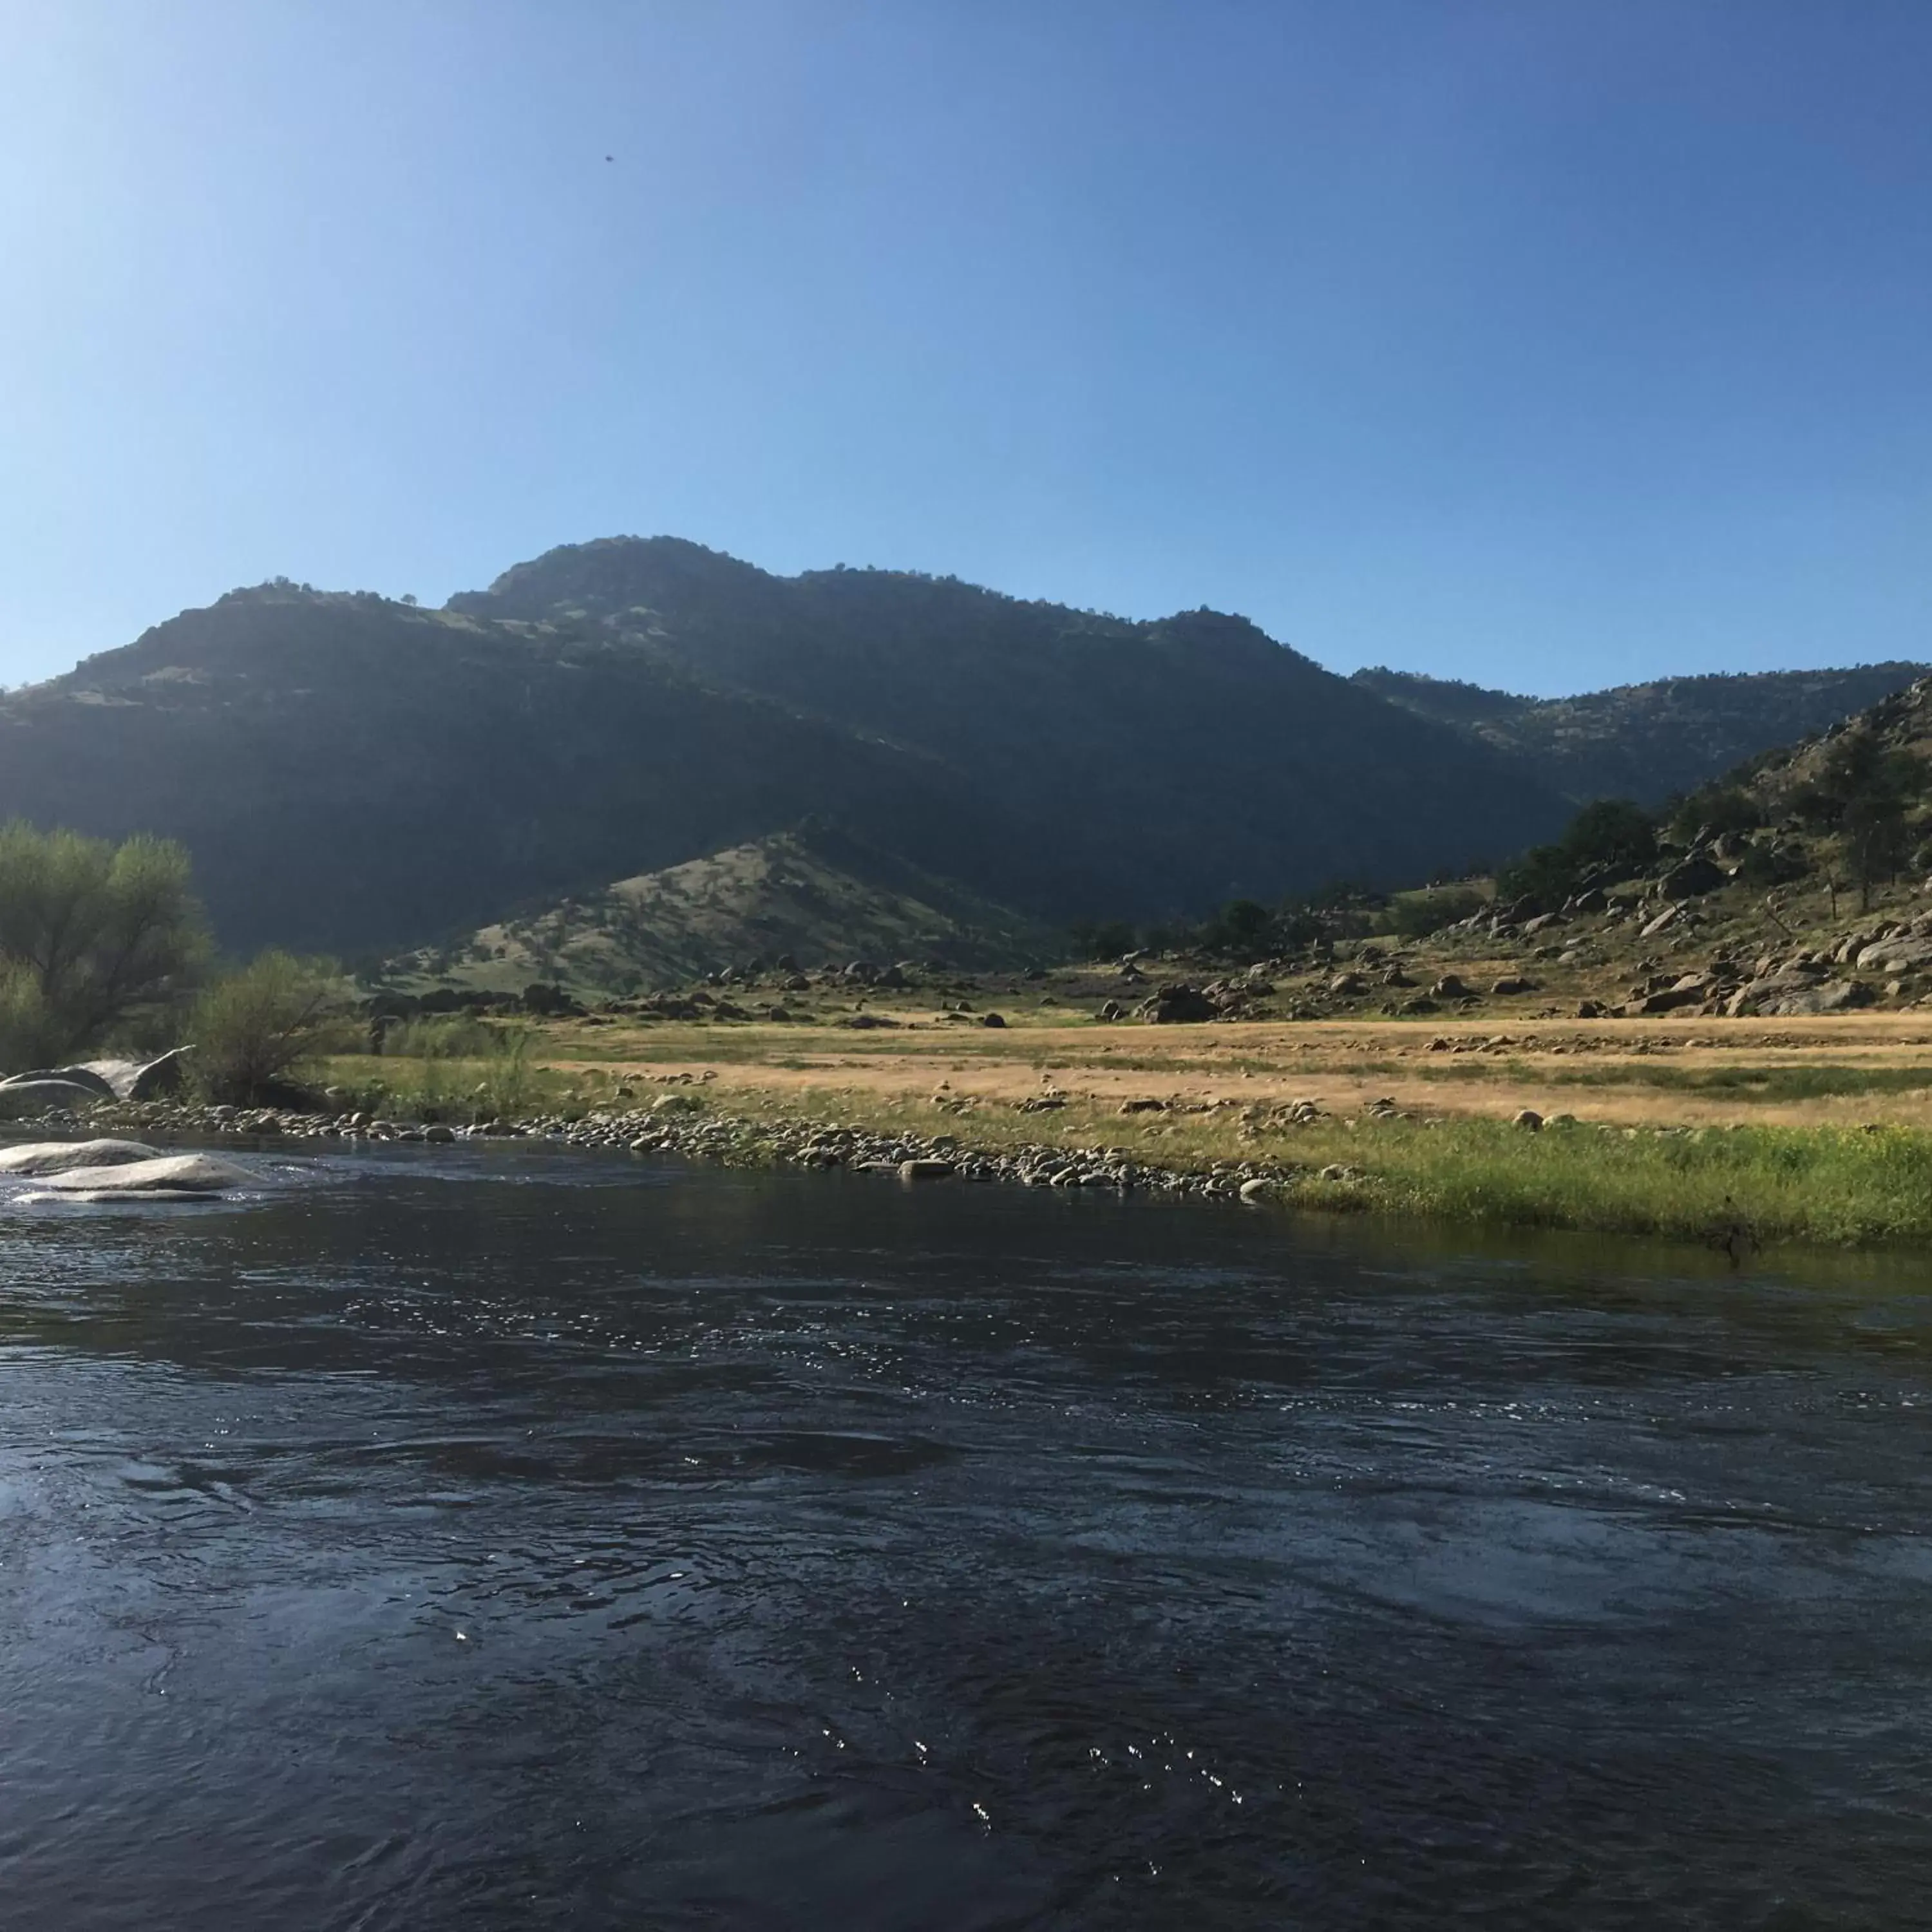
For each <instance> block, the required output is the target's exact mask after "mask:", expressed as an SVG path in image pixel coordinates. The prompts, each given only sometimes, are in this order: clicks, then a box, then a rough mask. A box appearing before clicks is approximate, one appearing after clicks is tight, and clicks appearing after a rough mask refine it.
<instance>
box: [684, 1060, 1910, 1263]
mask: <svg viewBox="0 0 1932 1932" xmlns="http://www.w3.org/2000/svg"><path fill="white" fill-rule="evenodd" d="M715 1105H716V1106H718V1109H719V1110H720V1111H721V1112H730V1113H732V1114H734V1115H739V1116H742V1117H751V1118H757V1117H758V1116H760V1115H764V1116H767V1117H770V1116H776V1115H790V1116H793V1117H797V1116H800V1115H803V1116H805V1117H807V1118H814V1119H817V1120H820V1121H836V1122H841V1123H846V1124H853V1125H862V1126H865V1127H872V1128H876V1129H878V1130H907V1131H913V1132H917V1133H925V1134H928V1135H937V1134H951V1135H953V1136H956V1138H957V1139H958V1140H959V1142H960V1144H961V1145H962V1146H965V1147H969V1148H980V1149H984V1150H986V1151H1004V1150H1007V1149H1010V1148H1013V1147H1016V1146H1018V1145H1021V1144H1023V1143H1029V1142H1031V1143H1034V1144H1043V1143H1050V1144H1052V1145H1058V1146H1062V1147H1067V1148H1098V1147H1106V1148H1114V1149H1117V1150H1118V1151H1121V1152H1124V1153H1125V1154H1127V1155H1128V1156H1130V1157H1131V1158H1133V1159H1134V1160H1140V1161H1144V1162H1145V1163H1148V1164H1149V1165H1152V1166H1167V1167H1175V1168H1183V1169H1197V1170H1198V1169H1208V1168H1211V1167H1212V1166H1214V1165H1215V1164H1216V1163H1225V1162H1232V1161H1252V1162H1254V1163H1258V1164H1263V1165H1266V1166H1273V1167H1276V1168H1279V1169H1286V1170H1287V1171H1288V1172H1289V1174H1290V1175H1291V1177H1292V1178H1290V1179H1289V1181H1288V1182H1287V1184H1286V1189H1285V1193H1286V1198H1288V1199H1289V1200H1291V1201H1292V1202H1294V1203H1295V1205H1298V1206H1301V1207H1307V1208H1322V1209H1325V1210H1327V1211H1342V1212H1362V1211H1370V1212H1379V1213H1388V1214H1407V1215H1414V1216H1416V1217H1421V1218H1424V1219H1427V1220H1436V1221H1441V1222H1444V1223H1463V1224H1464V1225H1475V1226H1489V1227H1495V1228H1504V1227H1516V1228H1552V1229H1579V1230H1583V1231H1585V1232H1595V1233H1601V1234H1618V1235H1658V1236H1663V1237H1666V1238H1672V1239H1679V1240H1688V1241H1717V1242H1721V1243H1724V1244H1729V1245H1735V1244H1740V1243H1742V1244H1744V1245H1746V1246H1754V1245H1763V1246H1769V1245H1772V1244H1778V1243H1785V1242H1809V1243H1814V1244H1819V1245H1822V1246H1831V1247H1881V1246H1900V1245H1906V1244H1909V1245H1923V1244H1927V1243H1932V1135H1928V1134H1927V1133H1922V1132H1921V1131H1919V1130H1916V1129H1912V1128H1908V1127H1882V1128H1876V1129H1872V1128H1840V1127H1755V1126H1753V1127H1729V1128H1719V1127H1712V1128H1694V1129H1688V1130H1687V1129H1679V1130H1649V1129H1646V1130H1625V1129H1622V1128H1616V1127H1590V1126H1583V1125H1574V1126H1564V1127H1545V1128H1544V1130H1542V1131H1541V1133H1530V1132H1528V1131H1526V1130H1524V1129H1522V1128H1520V1127H1514V1126H1511V1125H1510V1124H1507V1123H1505V1122H1502V1121H1485V1120H1468V1119H1460V1120H1457V1119H1452V1120H1445V1121H1441V1122H1439V1123H1438V1124H1435V1125H1433V1126H1432V1125H1430V1124H1427V1123H1425V1122H1424V1121H1415V1120H1393V1121H1377V1120H1373V1119H1364V1120H1361V1121H1357V1122H1355V1123H1354V1124H1351V1123H1349V1121H1344V1120H1340V1119H1334V1118H1325V1119H1322V1120H1320V1121H1316V1122H1315V1123H1313V1124H1310V1125H1308V1126H1305V1127H1283V1128H1280V1129H1278V1130H1270V1129H1268V1128H1266V1127H1263V1128H1262V1129H1261V1130H1259V1131H1257V1130H1255V1129H1254V1127H1253V1126H1252V1125H1251V1124H1250V1123H1248V1122H1247V1121H1245V1120H1244V1118H1243V1115H1242V1113H1241V1110H1240V1109H1232V1108H1230V1109H1223V1110H1221V1111H1219V1112H1214V1113H1211V1114H1206V1115H1149V1116H1145V1117H1143V1116H1138V1115H1136V1116H1133V1117H1130V1118H1126V1119H1123V1118H1120V1117H1119V1116H1118V1115H1114V1114H1112V1112H1103V1111H1101V1110H1100V1109H1097V1108H1095V1107H1094V1106H1090V1105H1086V1104H1083V1103H1079V1102H1075V1103H1071V1104H1070V1105H1069V1106H1067V1107H1066V1108H1064V1109H1061V1110H1060V1111H1058V1112H1052V1113H1046V1114H1028V1115H1022V1114H1019V1113H1016V1112H1014V1111H1013V1109H1010V1108H1007V1107H1003V1106H998V1105H997V1104H994V1105H986V1104H982V1105H980V1106H974V1107H972V1108H971V1109H968V1110H967V1111H965V1112H957V1111H951V1110H948V1109H941V1108H940V1107H938V1106H935V1105H934V1104H933V1103H932V1102H930V1101H929V1100H923V1099H915V1098H911V1097H905V1096H887V1095H882V1094H878V1093H877V1092H876V1091H865V1090H855V1089H853V1088H825V1089H820V1090H816V1091H811V1092H807V1093H799V1092H796V1091H789V1092H786V1093H784V1094H758V1093H757V1092H754V1091H745V1090H744V1089H742V1088H733V1090H732V1091H731V1092H730V1094H729V1095H728V1096H727V1095H724V1094H720V1095H718V1097H717V1098H716V1101H715ZM1325 1167H1326V1168H1329V1169H1345V1170H1346V1173H1347V1175H1348V1178H1346V1179H1343V1180H1339V1181H1338V1180H1333V1179H1330V1180H1324V1179H1322V1178H1321V1171H1322V1169H1324V1168H1325Z"/></svg>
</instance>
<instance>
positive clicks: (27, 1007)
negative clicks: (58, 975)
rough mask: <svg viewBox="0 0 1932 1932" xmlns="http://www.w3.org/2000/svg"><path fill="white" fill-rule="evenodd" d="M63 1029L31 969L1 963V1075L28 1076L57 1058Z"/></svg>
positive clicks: (9, 963)
mask: <svg viewBox="0 0 1932 1932" xmlns="http://www.w3.org/2000/svg"><path fill="white" fill-rule="evenodd" d="M61 1046H62V1040H61V1034H60V1028H59V1026H58V1022H56V1021H55V1019H54V1016H53V1015H52V1013H49V1011H48V1010H47V1003H46V1000H45V999H44V998H43V997H42V995H41V992H40V981H39V980H37V978H36V977H34V974H33V972H32V971H31V970H30V969H29V968H26V967H24V966H22V965H17V964H15V963H12V962H0V1073H27V1072H28V1071H29V1070H31V1069H33V1068H34V1067H45V1066H46V1064H48V1063H49V1061H52V1060H55V1059H57V1058H58V1057H59V1055H60V1050H61Z"/></svg>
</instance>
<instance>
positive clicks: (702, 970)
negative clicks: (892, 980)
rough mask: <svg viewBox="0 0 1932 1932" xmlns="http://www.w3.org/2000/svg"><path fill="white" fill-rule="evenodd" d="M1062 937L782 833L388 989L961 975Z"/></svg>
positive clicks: (400, 967) (1038, 951) (630, 882)
mask: <svg viewBox="0 0 1932 1932" xmlns="http://www.w3.org/2000/svg"><path fill="white" fill-rule="evenodd" d="M1061 943H1062V942H1061V938H1060V935H1058V934H1057V933H1055V932H1053V931H1052V930H1051V929H1047V928H1044V927H1042V926H1038V925H1037V924H1035V923H1034V922H1031V921H1028V920H1027V919H1023V918H1022V917H1020V916H1018V915H1016V914H1014V913H1010V912H1008V911H1007V910H1005V909H1004V907H999V906H995V905H994V904H991V903H990V902H989V901H986V900H983V899H981V898H977V896H975V895H972V894H971V893H968V892H965V891H963V890H962V889H960V888H959V887H958V886H953V885H950V884H949V883H947V881H946V880H941V879H937V878H934V877H931V876H930V875H929V874H922V873H920V872H919V871H916V869H915V868H912V867H910V866H908V865H906V864H905V863H904V862H903V861H901V860H899V859H895V858H894V857H892V856H891V855H890V854H889V853H884V852H882V851H880V850H877V848H876V847H871V846H869V845H867V844H865V843H864V842H862V841H859V840H856V839H853V838H850V837H847V836H845V835H841V834H840V833H838V832H832V831H829V830H827V829H824V828H823V827H808V828H805V829H799V830H796V831H793V832H781V833H778V834H776V835H774V836H773V837H771V838H761V839H757V840H755V841H753V842H752V843H751V844H745V845H739V846H736V847H733V848H732V849H731V850H728V851H724V852H718V853H712V855H711V856H709V857H706V858H703V859H691V860H688V861H687V862H685V864H683V865H673V866H670V867H667V868H665V869H664V870H663V871H658V872H650V873H646V874H643V876H641V877H637V878H631V879H620V880H617V881H616V883H613V884H612V885H610V886H607V887H605V888H604V890H602V891H601V892H593V893H589V894H586V895H584V896H583V897H581V898H575V899H571V900H567V901H563V902H562V903H561V904H557V905H554V906H550V907H543V908H541V909H539V910H532V911H529V912H526V913H522V914H520V915H518V916H515V917H513V918H510V919H504V920H502V921H500V922H496V923H495V924H493V925H490V926H485V927H484V928H483V929H481V930H480V931H479V932H475V933H474V934H472V935H470V936H469V938H467V939H466V940H463V941H458V942H455V943H453V944H451V945H449V946H448V947H439V948H435V949H429V950H423V951H422V952H419V953H415V954H413V955H410V956H407V957H405V958H403V959H398V960H396V961H395V962H392V971H391V974H390V976H389V978H390V983H392V984H394V985H396V986H403V987H407V986H410V985H411V984H412V983H416V982H418V981H420V982H423V983H432V984H436V985H449V986H468V987H475V988H477V989H484V990H488V991H492V992H520V991H521V990H522V989H523V988H524V987H525V986H528V985H529V983H531V982H532V981H533V980H541V981H544V982H546V983H557V984H561V985H562V986H565V988H567V989H568V990H569V991H571V992H573V993H574V994H577V995H579V996H580V997H586V998H587V997H589V996H592V995H596V994H599V993H601V994H605V995H608V994H612V993H619V994H622V993H633V992H640V991H644V992H649V991H655V990H659V989H664V988H668V987H673V986H679V985H681V984H682V983H685V982H686V981H689V980H699V979H701V978H703V977H705V976H706V975H707V974H711V973H712V972H715V971H718V969H720V968H724V967H733V968H742V967H744V966H745V965H748V964H750V963H751V962H758V961H763V962H765V963H766V965H772V964H773V962H778V961H780V960H790V961H792V962H797V963H799V964H802V965H805V966H808V967H813V968H819V967H823V966H825V965H828V964H835V965H842V964H844V962H846V961H847V960H848V959H852V958H853V957H859V958H863V959H871V960H875V961H885V962H892V961H895V960H898V959H915V960H919V961H930V960H941V961H944V962H947V964H948V965H954V966H958V967H962V968H975V969H977V968H989V967H1001V966H1010V965H1019V964H1023V963H1024V962H1026V961H1027V960H1028V959H1036V958H1040V957H1043V956H1051V955H1052V953H1055V951H1057V950H1058V949H1059V947H1060V946H1061Z"/></svg>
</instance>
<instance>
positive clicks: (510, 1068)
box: [334, 1019, 565, 1124]
mask: <svg viewBox="0 0 1932 1932" xmlns="http://www.w3.org/2000/svg"><path fill="white" fill-rule="evenodd" d="M385 1046H386V1051H385V1052H384V1053H383V1056H382V1058H380V1060H377V1061H370V1060H368V1059H365V1058H360V1057H359V1058H356V1059H354V1060H344V1061H336V1062H335V1065H334V1073H335V1080H336V1083H337V1084H338V1085H341V1086H342V1087H344V1088H347V1090H348V1091H349V1093H350V1096H351V1097H352V1098H353V1100H355V1102H356V1104H357V1105H358V1106H361V1107H362V1108H364V1109H367V1110H368V1112H371V1113H379V1114H383V1115H388V1116H389V1117H390V1118H395V1119H404V1120H415V1121H431V1122H434V1121H447V1122H451V1123H455V1124H466V1123H471V1122H475V1121H492V1120H507V1119H512V1118H516V1117H517V1116H519V1115H528V1114H532V1113H536V1112H542V1111H544V1110H545V1109H548V1108H550V1107H553V1106H555V1105H556V1104H557V1103H559V1100H561V1099H562V1095H563V1090H564V1085H565V1083H564V1082H562V1080H561V1079H559V1077H558V1076H556V1075H555V1074H553V1073H550V1072H549V1071H547V1070H546V1069H544V1068H543V1067H540V1066H538V1064H537V1063H536V1061H535V1058H534V1056H533V1055H532V1052H531V1046H532V1034H530V1033H529V1031H527V1030H526V1029H525V1028H520V1027H499V1026H490V1025H485V1024H484V1023H483V1022H480V1021H475V1020H466V1019H455V1020H449V1021H445V1020H429V1021H421V1022H416V1023H415V1024H413V1025H410V1026H409V1027H407V1028H402V1029H400V1030H398V1031H395V1032H392V1034H391V1035H390V1037H389V1040H388V1041H387V1042H386V1043H385ZM398 1049H400V1050H398ZM378 1068H380V1072H378V1071H375V1070H376V1069H378Z"/></svg>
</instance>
